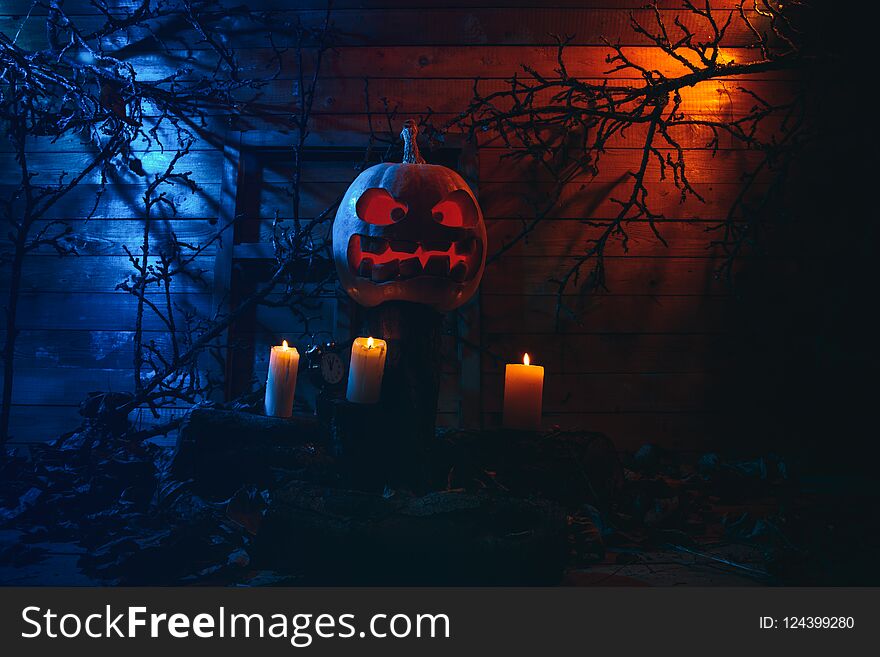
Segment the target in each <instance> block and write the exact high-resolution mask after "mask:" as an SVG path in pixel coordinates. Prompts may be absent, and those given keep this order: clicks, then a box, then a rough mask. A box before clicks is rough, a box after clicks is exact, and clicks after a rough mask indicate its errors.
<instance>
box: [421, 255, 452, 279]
mask: <svg viewBox="0 0 880 657" xmlns="http://www.w3.org/2000/svg"><path fill="white" fill-rule="evenodd" d="M425 273H426V274H428V275H429V276H446V275H448V274H449V256H448V255H444V256H441V255H432V256H431V257H430V258H428V262H427V263H425Z"/></svg>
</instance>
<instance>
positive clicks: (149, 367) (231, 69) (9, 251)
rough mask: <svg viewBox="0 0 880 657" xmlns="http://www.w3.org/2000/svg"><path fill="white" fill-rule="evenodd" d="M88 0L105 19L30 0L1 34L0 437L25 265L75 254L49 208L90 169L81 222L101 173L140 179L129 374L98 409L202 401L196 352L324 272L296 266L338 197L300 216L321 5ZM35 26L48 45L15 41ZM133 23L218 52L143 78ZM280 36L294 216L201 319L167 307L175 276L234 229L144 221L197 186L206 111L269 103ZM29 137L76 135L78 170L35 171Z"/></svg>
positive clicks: (212, 347)
mask: <svg viewBox="0 0 880 657" xmlns="http://www.w3.org/2000/svg"><path fill="white" fill-rule="evenodd" d="M93 4H94V6H95V7H96V8H97V9H98V10H99V12H100V14H101V15H102V17H103V19H104V22H103V24H102V25H101V26H99V27H97V28H94V27H93V28H91V29H88V30H86V29H82V28H80V27H79V20H80V19H81V17H79V16H71V15H67V14H66V13H65V11H64V9H63V5H62V3H55V2H43V1H37V2H35V3H34V4H33V5H32V7H31V10H30V11H29V13H28V14H27V16H25V17H24V18H23V20H22V22H21V25H20V27H19V29H18V31H17V33H16V34H14V35H7V34H2V33H0V121H2V123H3V126H4V127H5V128H6V129H7V132H8V134H9V140H10V143H11V145H12V150H13V153H14V156H15V160H16V162H17V163H18V165H19V168H20V176H19V182H18V184H17V185H15V186H14V187H13V188H12V190H11V191H10V193H9V194H8V195H7V196H6V198H4V199H3V220H4V221H5V222H7V223H8V224H9V230H8V243H7V244H5V245H4V248H3V251H2V264H3V265H6V266H8V267H9V270H8V280H9V287H8V289H7V291H6V293H7V294H6V296H7V299H8V301H7V303H6V308H5V310H6V313H5V323H6V337H5V343H4V345H3V352H2V353H3V368H4V384H3V395H2V417H0V436H2V440H3V441H4V442H5V440H6V438H7V437H8V434H9V417H10V411H11V407H12V391H13V387H14V369H15V347H16V339H17V336H18V308H19V305H18V304H19V300H20V297H21V291H22V290H21V285H22V270H23V265H24V261H25V258H26V257H27V256H28V255H29V254H31V253H34V252H36V251H39V250H42V251H44V252H45V251H46V250H47V249H52V250H54V251H55V252H56V253H58V254H59V255H74V254H76V253H77V248H76V247H77V242H78V237H79V236H77V235H75V234H74V228H73V226H72V225H71V224H69V223H68V222H67V221H63V220H57V219H53V218H52V217H53V216H55V215H57V214H59V212H58V211H57V209H56V208H60V207H63V206H62V205H60V204H62V202H63V201H64V200H65V199H66V198H67V197H68V196H69V193H70V192H71V191H72V190H74V189H75V188H76V187H77V186H78V185H79V184H80V183H82V182H83V181H86V180H89V181H91V180H94V179H97V181H98V185H97V188H96V189H97V192H96V197H95V201H94V203H93V204H92V205H91V207H90V208H89V210H88V212H87V213H84V214H85V217H83V218H85V219H86V220H89V219H91V218H92V217H93V216H95V215H96V213H97V212H98V209H99V206H100V203H101V200H102V197H103V196H104V193H105V191H106V190H108V189H110V185H111V184H112V183H114V182H116V181H122V182H131V181H134V182H137V181H143V182H144V183H145V184H146V189H145V191H144V194H143V197H142V198H141V199H140V201H139V203H138V204H137V205H140V208H141V217H142V221H143V231H142V240H141V243H140V244H139V245H137V246H136V247H135V246H129V245H123V247H122V248H123V250H124V253H125V254H126V255H127V257H128V259H129V262H130V265H131V269H132V272H131V274H130V275H129V276H127V277H126V278H125V280H123V281H121V282H120V284H119V285H118V286H117V290H119V291H121V292H124V293H127V294H130V295H132V296H133V297H135V299H136V311H135V317H134V318H133V323H134V326H135V331H134V345H133V366H134V381H133V386H132V391H131V392H130V393H128V394H125V395H115V396H114V397H113V400H114V403H113V404H112V405H110V406H111V407H110V408H106V409H104V411H103V412H105V413H106V414H107V415H113V416H116V417H119V416H122V417H124V416H125V415H127V414H128V413H129V412H130V411H131V410H133V409H135V408H138V407H141V406H145V407H147V408H149V409H150V410H151V411H152V412H153V413H154V414H155V415H158V413H157V410H158V408H160V407H161V406H163V405H166V404H168V403H173V402H184V403H187V404H193V403H197V402H199V401H203V400H204V399H206V397H207V396H208V395H209V394H210V392H211V390H212V389H213V387H215V386H217V385H218V384H219V382H218V381H216V380H209V379H208V377H205V376H204V371H205V364H204V362H200V357H201V356H202V355H203V354H205V353H206V352H211V353H212V354H213V356H215V357H217V358H220V359H222V358H223V354H222V352H223V350H224V349H226V345H223V344H221V342H220V340H219V339H220V337H221V336H222V335H223V333H224V331H225V330H226V329H227V328H228V327H229V326H230V325H231V324H232V323H234V322H235V321H236V319H238V318H239V317H240V316H241V315H242V314H243V313H244V312H246V311H247V310H248V309H250V308H252V307H253V306H254V305H256V304H267V305H278V306H281V305H284V306H287V307H289V308H291V309H292V311H293V312H294V313H297V314H300V315H301V316H302V319H304V320H307V319H308V318H307V313H308V312H309V308H310V304H309V301H310V300H311V299H313V298H316V297H318V296H321V295H322V294H326V293H327V290H328V285H329V280H330V279H329V277H328V278H327V279H326V280H324V281H317V282H315V281H308V282H307V281H305V280H304V279H303V277H302V272H303V267H302V264H303V263H309V262H312V261H314V260H315V259H321V258H324V259H328V255H329V246H328V244H327V243H326V240H325V239H324V238H323V237H321V235H322V234H323V232H322V230H321V227H322V224H324V223H326V222H327V221H329V220H330V219H331V218H332V215H333V211H334V209H335V208H334V207H333V206H331V207H329V208H327V209H326V210H325V211H324V212H321V213H319V214H318V216H316V217H314V218H311V219H304V218H303V217H302V216H301V213H300V209H299V208H300V197H299V187H300V170H301V163H300V160H301V158H300V155H301V153H302V151H303V149H304V148H305V142H306V139H307V137H308V135H309V128H308V123H309V118H310V114H311V108H312V103H313V99H314V90H315V85H316V83H317V80H318V75H319V72H320V65H321V57H322V55H323V53H324V52H326V50H327V49H328V48H329V47H330V46H331V43H332V38H333V32H332V29H331V27H330V22H329V16H330V9H329V6H328V10H327V14H326V16H325V19H324V21H323V23H322V24H321V25H319V26H318V27H306V26H304V25H302V24H301V23H299V22H297V23H296V24H294V25H285V24H283V23H281V22H280V21H278V20H277V19H276V18H275V16H274V15H273V14H271V13H268V12H263V13H259V12H252V11H249V10H247V9H246V8H243V7H240V8H236V9H232V10H229V9H223V10H220V9H218V7H217V6H216V5H214V4H213V3H211V2H202V1H200V0H167V1H166V0H158V1H155V2H151V1H150V0H144V1H143V2H141V3H139V4H137V5H135V6H134V7H132V8H130V9H127V10H125V9H122V10H120V9H118V8H116V7H113V8H112V9H111V7H110V5H109V4H107V3H104V2H102V1H100V0H99V1H97V2H95V3H93ZM40 24H42V25H43V27H44V30H45V40H44V41H41V42H39V43H38V44H37V43H30V42H29V43H26V44H22V43H20V42H21V41H31V42H33V41H39V40H35V39H34V38H33V37H32V36H31V38H30V39H28V38H27V37H26V36H24V34H25V33H27V34H29V35H30V34H32V33H34V32H35V30H34V28H35V27H37V26H38V25H40ZM230 29H231V30H233V31H234V30H240V29H253V30H255V31H257V32H259V33H262V34H264V35H265V38H266V40H267V44H268V46H269V47H270V49H271V51H272V52H273V53H274V57H273V58H272V60H271V61H270V62H269V64H268V65H267V67H266V68H267V69H268V72H267V73H266V74H262V71H257V72H254V71H252V70H248V69H246V68H245V67H243V66H242V65H241V63H240V61H239V58H238V56H237V53H236V52H235V50H234V49H232V48H231V47H230V46H229V45H227V43H228V39H227V32H228V31H229V30H230ZM132 34H136V35H140V36H141V37H142V38H143V39H144V40H146V41H149V42H150V43H151V48H154V49H155V48H156V47H158V49H159V50H160V52H165V53H166V54H171V53H172V50H173V49H178V50H179V49H180V48H181V44H183V45H184V46H190V45H193V44H201V47H203V48H207V51H208V52H209V53H213V55H214V57H215V59H216V64H215V65H214V66H213V67H211V66H207V67H203V68H202V69H199V70H201V71H203V72H198V73H197V72H195V69H194V67H193V66H192V65H191V63H190V62H189V61H187V62H185V63H184V65H182V66H180V67H179V68H178V69H176V70H174V71H173V72H171V73H170V74H168V75H164V76H161V77H158V78H157V79H153V80H151V79H144V76H143V75H139V72H138V70H137V68H136V67H135V66H134V65H132V64H131V63H129V62H128V61H127V53H126V50H127V49H130V48H131V43H130V39H131V35H132ZM279 37H283V38H284V40H285V43H287V44H288V47H289V48H292V49H293V51H294V58H293V61H294V63H295V65H296V66H297V68H298V72H297V74H298V75H299V82H300V88H301V89H303V90H304V94H303V101H302V103H301V106H300V109H299V113H298V114H297V115H296V116H291V117H288V118H287V120H286V127H290V128H293V129H294V130H295V134H296V138H295V139H294V143H293V144H292V148H291V150H292V153H293V155H294V174H293V179H292V181H291V196H292V197H293V216H292V217H290V221H289V222H288V221H286V220H285V218H284V217H281V216H277V217H276V220H275V223H274V226H273V228H274V231H273V232H274V239H273V243H274V246H275V258H276V265H275V270H274V273H273V274H272V276H271V277H270V280H269V281H268V282H267V284H266V285H265V286H263V287H262V288H261V289H260V290H259V291H258V292H257V293H256V294H254V295H253V296H252V297H250V298H248V299H245V300H244V301H243V302H242V303H240V304H239V305H238V306H237V307H235V308H223V309H215V311H214V312H213V313H212V314H211V315H210V316H199V315H198V314H196V313H193V312H192V311H189V310H186V309H183V308H178V307H176V304H175V302H174V297H173V295H172V289H173V286H174V282H175V281H177V280H179V279H182V278H189V279H190V280H191V281H194V282H198V281H200V280H201V277H202V274H203V273H204V272H201V271H200V270H198V266H197V258H198V256H200V255H202V254H204V253H206V252H207V251H208V250H209V249H210V248H212V247H214V246H216V244H217V243H219V241H221V240H222V239H224V238H228V239H231V230H229V229H230V228H231V227H230V226H224V227H221V229H220V230H219V231H218V232H217V234H216V235H215V236H214V237H212V238H210V239H209V240H206V241H205V242H203V243H199V244H190V243H187V242H186V241H184V240H181V239H178V237H177V236H176V235H173V234H172V235H171V238H170V240H166V241H165V242H163V243H162V244H158V245H157V244H154V243H153V242H152V241H151V229H152V228H154V226H155V225H156V224H157V223H158V222H160V221H163V220H164V219H166V218H168V217H173V216H175V215H176V213H177V209H178V208H177V201H176V200H175V198H176V197H175V196H173V195H172V194H171V193H170V192H171V190H173V189H174V188H175V187H181V186H182V187H184V188H185V189H186V190H187V191H188V193H192V194H196V193H201V190H200V188H199V184H198V181H197V180H196V179H195V178H194V176H193V174H192V172H190V171H186V170H185V167H184V165H185V162H186V161H187V160H186V159H185V158H186V156H187V155H188V154H189V152H190V149H191V148H192V146H193V144H194V143H196V141H197V140H198V139H206V140H208V141H209V142H210V139H211V135H210V131H209V130H208V117H209V115H210V113H211V112H217V111H219V112H220V113H222V114H224V115H226V116H228V117H230V118H231V119H233V120H234V118H235V117H237V116H242V115H248V116H259V115H260V113H261V112H263V111H264V107H263V106H262V105H261V104H260V102H259V92H260V90H261V89H262V88H263V87H264V86H265V85H266V84H267V83H268V82H270V81H271V80H272V79H274V78H276V77H277V76H278V75H279V74H280V73H281V69H282V64H283V61H284V60H285V57H284V56H285V54H286V51H287V49H288V48H282V47H278V46H276V39H278V38H279ZM307 67H310V68H311V73H310V75H311V77H310V78H307V77H306V73H305V70H306V68H307ZM37 142H40V143H43V144H58V143H75V144H79V145H80V147H83V148H84V149H86V150H87V152H88V153H89V154H90V155H89V157H88V159H87V160H86V162H85V164H84V165H83V166H82V167H81V168H80V169H79V170H76V171H69V172H64V173H62V174H61V175H60V176H58V178H57V180H54V181H44V180H43V179H42V178H40V177H38V174H39V171H38V170H36V169H34V168H33V167H32V166H31V165H30V163H29V156H30V153H31V152H32V149H33V147H34V145H35V144H36V143H37ZM154 160H156V161H162V160H164V161H166V162H167V166H163V167H162V169H160V170H159V171H158V172H151V171H149V170H148V169H149V168H150V166H149V164H145V163H147V162H149V161H154ZM53 210H55V212H54V214H53ZM294 264H297V266H294ZM147 315H151V316H152V317H153V318H154V319H155V320H157V321H158V323H159V325H160V326H163V327H164V329H166V331H167V334H168V336H169V344H168V346H167V347H160V346H159V345H157V344H156V342H155V341H151V340H146V339H145V337H144V336H145V334H144V325H145V320H146V317H147ZM102 408H104V407H103V406H102ZM166 429H167V428H166ZM161 430H165V429H163V428H160V429H159V431H161Z"/></svg>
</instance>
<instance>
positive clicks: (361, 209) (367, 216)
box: [355, 187, 409, 226]
mask: <svg viewBox="0 0 880 657" xmlns="http://www.w3.org/2000/svg"><path fill="white" fill-rule="evenodd" d="M408 209H409V208H407V206H406V203H401V202H400V201H398V200H397V199H396V198H394V197H393V196H391V194H389V193H388V192H387V191H385V190H384V189H382V188H381V187H371V188H370V189H368V190H366V191H365V192H364V193H363V194H361V197H360V198H359V199H358V200H357V204H356V205H355V211H356V212H357V216H358V217H360V218H361V219H363V220H364V221H366V222H367V223H368V224H376V225H378V226H388V225H390V224H393V223H396V222H398V221H400V220H401V219H403V218H404V217H405V216H406V212H407V210H408Z"/></svg>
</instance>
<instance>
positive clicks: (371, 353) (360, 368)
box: [345, 338, 388, 404]
mask: <svg viewBox="0 0 880 657" xmlns="http://www.w3.org/2000/svg"><path fill="white" fill-rule="evenodd" d="M387 351H388V347H387V345H386V344H385V340H379V339H376V340H374V339H373V338H355V341H354V344H352V345H351V366H350V367H349V368H348V389H347V390H346V391H345V398H346V399H348V401H350V402H356V403H358V404H375V403H376V402H377V401H379V394H380V393H381V391H382V373H383V372H384V371H385V354H386V353H387Z"/></svg>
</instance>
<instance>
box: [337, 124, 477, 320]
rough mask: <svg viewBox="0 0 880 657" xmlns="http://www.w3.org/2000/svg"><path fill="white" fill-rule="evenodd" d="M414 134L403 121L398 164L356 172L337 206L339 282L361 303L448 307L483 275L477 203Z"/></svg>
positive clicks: (468, 292) (412, 126) (464, 297)
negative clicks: (425, 154) (424, 153)
mask: <svg viewBox="0 0 880 657" xmlns="http://www.w3.org/2000/svg"><path fill="white" fill-rule="evenodd" d="M416 133H417V130H416V126H415V124H414V123H413V122H412V121H407V123H406V124H405V126H404V129H403V131H402V132H401V137H402V138H403V144H404V149H403V162H402V163H401V164H396V163H390V162H388V163H383V164H377V165H376V166H373V167H370V168H369V169H367V170H366V171H364V172H362V173H361V174H360V175H359V176H358V177H357V178H355V180H354V182H353V183H352V184H351V186H350V187H349V188H348V191H347V192H346V193H345V196H344V197H343V199H342V202H341V203H340V205H339V210H338V211H337V212H336V220H335V221H334V223H333V257H334V260H335V262H336V269H337V271H338V273H339V280H340V281H341V283H342V286H343V287H344V288H345V290H346V292H348V294H349V296H351V298H352V299H354V300H355V301H357V302H358V303H359V304H361V305H362V306H368V307H370V306H376V305H378V304H380V303H383V302H385V301H410V302H413V303H421V304H425V305H428V306H431V307H433V308H435V309H436V310H440V311H447V310H452V309H453V308H456V307H458V306H460V305H461V304H463V303H464V302H465V301H467V300H468V299H469V298H470V297H471V296H472V295H473V293H474V292H475V291H476V289H477V286H478V285H479V284H480V278H482V276H483V269H484V267H485V265H486V226H485V224H484V223H483V214H482V212H481V211H480V206H479V205H478V204H477V200H476V198H475V197H474V194H473V192H471V190H470V188H469V187H468V185H467V183H466V182H465V181H464V180H463V179H462V177H461V176H459V175H458V174H457V173H456V172H455V171H452V170H451V169H447V168H446V167H442V166H437V165H433V164H426V163H425V160H424V159H422V157H421V155H420V154H419V149H418V145H417V144H416Z"/></svg>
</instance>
